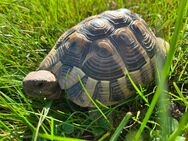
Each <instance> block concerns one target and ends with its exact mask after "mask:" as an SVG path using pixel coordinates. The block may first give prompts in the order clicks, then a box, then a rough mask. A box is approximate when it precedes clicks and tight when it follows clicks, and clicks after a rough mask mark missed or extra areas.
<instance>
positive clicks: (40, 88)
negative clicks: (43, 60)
mask: <svg viewBox="0 0 188 141" xmlns="http://www.w3.org/2000/svg"><path fill="white" fill-rule="evenodd" d="M23 88H24V91H25V93H26V94H27V95H28V96H29V97H31V98H36V99H44V98H47V99H58V98H59V97H60V94H61V88H60V86H59V84H58V82H57V79H56V77H55V76H54V74H52V73H51V72H49V71H46V70H39V71H33V72H30V73H29V74H28V75H27V76H26V77H25V78H24V80H23Z"/></svg>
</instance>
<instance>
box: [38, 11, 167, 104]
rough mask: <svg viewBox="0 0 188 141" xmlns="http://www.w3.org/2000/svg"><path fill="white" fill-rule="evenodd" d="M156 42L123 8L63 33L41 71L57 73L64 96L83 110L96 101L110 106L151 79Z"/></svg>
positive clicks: (139, 21) (134, 15) (149, 31)
mask: <svg viewBox="0 0 188 141" xmlns="http://www.w3.org/2000/svg"><path fill="white" fill-rule="evenodd" d="M156 50H160V51H161V52H162V53H163V58H164V59H165V52H164V51H163V50H161V49H160V48H159V45H158V42H157V39H156V37H155V35H154V34H153V32H152V31H151V30H150V29H149V28H148V26H147V25H146V23H145V21H144V20H143V19H141V18H140V17H139V16H138V15H137V14H134V13H132V12H131V11H129V10H127V9H119V10H114V11H105V12H103V13H101V14H99V15H96V16H91V17H89V18H87V19H85V20H84V21H82V22H80V23H79V24H78V25H76V26H74V27H73V28H71V29H70V30H68V31H67V32H65V33H64V34H63V35H62V36H61V37H60V38H59V39H58V41H57V43H56V45H55V46H54V48H53V49H52V50H51V51H50V53H49V54H48V55H47V56H46V58H45V59H44V60H43V62H42V63H41V65H40V67H39V69H41V70H48V71H51V72H52V73H53V74H55V76H56V78H57V79H58V83H59V85H60V87H61V89H63V90H65V91H66V93H67V97H68V98H69V99H70V100H71V101H73V102H74V103H76V104H77V105H80V106H82V107H92V106H93V104H92V102H91V100H90V99H89V98H88V96H87V94H86V93H85V91H84V89H83V87H82V85H81V84H80V81H79V79H78V77H80V79H81V81H82V82H83V84H84V86H85V88H86V90H87V91H88V93H89V94H90V96H91V97H92V98H93V99H94V100H99V101H100V102H101V103H103V104H106V105H112V104H115V103H117V102H118V101H120V100H122V99H125V98H128V97H129V96H131V95H133V94H134V93H135V90H134V87H133V86H132V84H131V82H130V80H129V78H128V77H127V75H126V73H125V70H127V71H128V72H129V74H130V76H131V78H132V80H133V81H134V83H135V84H136V85H141V86H144V85H146V84H149V83H151V82H152V81H153V80H154V74H155V73H154V69H155V68H154V61H155V56H156Z"/></svg>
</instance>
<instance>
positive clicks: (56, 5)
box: [0, 0, 188, 141]
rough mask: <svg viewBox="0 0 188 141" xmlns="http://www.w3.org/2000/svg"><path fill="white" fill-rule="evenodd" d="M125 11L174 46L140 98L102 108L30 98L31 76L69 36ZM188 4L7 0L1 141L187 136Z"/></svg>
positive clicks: (0, 16)
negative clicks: (100, 17)
mask: <svg viewBox="0 0 188 141" xmlns="http://www.w3.org/2000/svg"><path fill="white" fill-rule="evenodd" d="M119 8H128V9H130V10H132V11H133V12H136V13H138V14H139V15H140V16H141V17H142V18H143V19H144V20H145V21H146V23H147V24H148V26H149V27H150V28H151V29H152V30H153V32H154V33H155V35H156V36H159V37H162V38H164V39H165V40H166V41H168V42H169V43H170V45H171V48H170V51H169V54H168V56H167V61H166V63H165V66H164V69H163V70H159V72H158V73H159V78H160V79H158V83H157V84H156V86H155V85H151V86H150V87H147V88H140V87H139V90H137V95H136V96H134V97H131V98H129V99H126V100H123V101H121V102H120V103H118V104H117V105H115V106H109V107H106V106H104V107H103V108H101V109H97V108H96V109H88V108H80V107H78V106H76V105H74V104H72V103H71V102H70V101H68V100H67V99H65V98H63V99H60V100H57V101H49V100H40V101H39V100H31V99H28V98H27V96H25V93H24V91H23V87H22V80H23V78H24V76H25V75H26V74H27V73H29V72H30V71H33V70H36V69H37V67H38V66H39V64H40V62H41V61H42V60H43V59H44V57H45V56H46V55H47V53H48V52H49V51H50V50H51V48H52V47H53V46H54V45H55V43H56V41H57V39H58V38H59V37H60V35H61V34H62V33H64V32H65V31H67V30H68V29H69V28H71V27H73V26H74V25H76V24H77V23H79V22H80V21H82V20H83V19H85V18H86V17H89V16H92V15H96V14H99V13H101V12H103V11H105V10H112V9H119ZM187 9H188V2H187V1H186V0H155V1H149V0H145V1H141V0H135V1H133V0H132V1H131V0H127V1H126V0H30V1H27V0H1V1H0V140H5V141H7V140H14V141H16V140H34V141H38V140H40V141H43V140H65V141H66V140H67V141H74V140H75V141H76V140H100V141H105V140H111V141H115V140H119V141H122V140H125V141H130V140H135V141H137V140H148V141H149V140H150V141H155V140H162V141H163V140H164V141H173V140H176V141H185V140H186V139H188V113H187V107H188V99H187V96H188V18H187V17H188V11H187ZM161 65H162V64H160V63H159V66H158V67H162V66H161ZM139 93H141V95H144V96H140V95H139ZM99 110H101V111H99ZM96 112H98V113H97V114H96Z"/></svg>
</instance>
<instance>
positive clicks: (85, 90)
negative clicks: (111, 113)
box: [78, 76, 110, 123]
mask: <svg viewBox="0 0 188 141" xmlns="http://www.w3.org/2000/svg"><path fill="white" fill-rule="evenodd" d="M78 79H79V82H80V84H81V86H82V88H83V89H84V92H85V93H86V95H87V96H88V98H89V99H90V100H91V102H92V103H93V104H94V105H95V107H96V108H97V109H98V111H99V112H100V113H101V115H102V116H103V117H104V118H105V119H106V121H107V122H108V123H110V121H109V120H108V118H107V117H106V116H105V114H104V113H103V112H102V110H101V109H100V108H99V106H98V105H97V104H96V102H95V101H94V100H93V99H92V97H91V96H90V94H89V93H88V91H87V89H86V88H85V86H84V84H83V82H82V80H81V79H80V76H78Z"/></svg>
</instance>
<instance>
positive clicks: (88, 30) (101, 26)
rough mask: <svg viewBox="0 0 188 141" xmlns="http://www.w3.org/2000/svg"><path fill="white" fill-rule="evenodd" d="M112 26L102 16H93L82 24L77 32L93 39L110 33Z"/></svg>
mask: <svg viewBox="0 0 188 141" xmlns="http://www.w3.org/2000/svg"><path fill="white" fill-rule="evenodd" d="M113 30H114V27H113V26H112V25H111V24H110V22H109V21H108V20H106V19H104V18H100V17H95V18H93V19H91V20H89V21H87V22H84V24H83V25H82V26H81V28H80V29H79V32H81V33H82V34H84V35H85V36H86V37H87V38H88V39H90V40H95V39H100V38H104V37H106V36H107V35H109V34H110V33H112V32H113Z"/></svg>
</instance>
